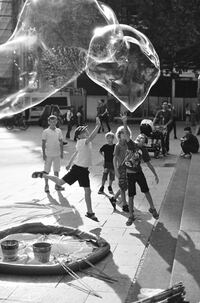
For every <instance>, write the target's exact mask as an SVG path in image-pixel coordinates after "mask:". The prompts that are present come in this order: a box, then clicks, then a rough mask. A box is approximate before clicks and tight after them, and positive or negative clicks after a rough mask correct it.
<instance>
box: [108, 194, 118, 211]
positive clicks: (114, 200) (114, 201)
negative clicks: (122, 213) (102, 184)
mask: <svg viewBox="0 0 200 303" xmlns="http://www.w3.org/2000/svg"><path fill="white" fill-rule="evenodd" d="M109 201H110V203H111V204H112V207H113V208H114V210H116V202H117V200H116V199H115V197H111V198H109Z"/></svg>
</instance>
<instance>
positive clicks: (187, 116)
mask: <svg viewBox="0 0 200 303" xmlns="http://www.w3.org/2000/svg"><path fill="white" fill-rule="evenodd" d="M190 121H191V110H190V104H189V103H187V104H186V106H185V125H186V126H189V125H190Z"/></svg>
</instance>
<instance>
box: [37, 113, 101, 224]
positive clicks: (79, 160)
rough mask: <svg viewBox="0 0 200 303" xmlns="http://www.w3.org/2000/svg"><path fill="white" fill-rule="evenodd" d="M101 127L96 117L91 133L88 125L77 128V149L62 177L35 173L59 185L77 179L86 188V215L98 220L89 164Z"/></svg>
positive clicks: (71, 182)
mask: <svg viewBox="0 0 200 303" xmlns="http://www.w3.org/2000/svg"><path fill="white" fill-rule="evenodd" d="M99 127H100V120H99V119H98V118H96V126H95V128H94V130H93V131H92V133H91V134H89V132H88V130H87V126H79V127H77V128H76V130H75V136H76V138H77V143H76V151H75V152H74V154H73V155H72V157H71V159H70V161H69V164H68V165H67V166H66V169H67V170H68V173H67V174H66V175H65V176H64V177H63V178H62V179H60V178H58V177H56V176H49V175H48V174H46V173H45V172H35V173H33V175H32V177H33V178H38V177H40V178H44V179H45V180H51V181H53V182H54V183H56V184H57V185H58V186H62V185H63V184H65V183H67V184H69V185H72V184H73V183H75V182H76V181H78V182H79V186H80V187H83V188H84V191H85V202H86V206H87V213H86V217H88V218H90V219H92V220H94V221H98V219H97V217H96V216H95V213H94V212H93V209H92V201H91V189H90V178H89V166H90V165H91V162H92V143H91V142H92V140H93V139H94V138H95V136H96V135H97V132H98V130H99Z"/></svg>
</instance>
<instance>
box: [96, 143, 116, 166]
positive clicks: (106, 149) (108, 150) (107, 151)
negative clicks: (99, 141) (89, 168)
mask: <svg viewBox="0 0 200 303" xmlns="http://www.w3.org/2000/svg"><path fill="white" fill-rule="evenodd" d="M114 149H115V144H112V145H111V144H104V145H103V146H102V147H101V148H100V150H99V151H100V153H103V154H104V167H106V168H114V166H113V153H114ZM107 166H109V167H107Z"/></svg>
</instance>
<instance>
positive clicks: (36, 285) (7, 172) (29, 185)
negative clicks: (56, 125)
mask: <svg viewBox="0 0 200 303" xmlns="http://www.w3.org/2000/svg"><path fill="white" fill-rule="evenodd" d="M118 125H119V124H112V130H113V131H115V130H116V128H117V126H118ZM93 127H94V125H93V124H90V125H89V128H90V130H91V129H92V128H93ZM131 129H132V130H133V137H134V136H136V135H137V134H138V132H139V127H138V125H131ZM62 130H63V134H64V135H65V133H66V127H65V126H64V128H63V129H62ZM41 133H42V129H41V128H40V127H38V126H30V127H29V129H28V130H27V131H19V130H14V131H8V130H6V129H5V128H3V127H1V128H0V138H1V139H0V140H1V147H0V167H1V177H0V188H1V191H0V201H1V204H0V218H1V221H0V222H1V225H0V229H1V230H2V229H5V228H7V227H11V226H14V225H18V224H20V223H30V222H42V223H44V224H60V225H64V226H70V227H74V228H79V229H81V230H84V231H87V232H91V233H94V234H95V235H98V236H100V237H103V238H104V239H105V240H106V241H108V242H109V243H110V246H111V253H110V254H109V255H108V256H107V257H106V258H104V259H103V260H102V261H101V262H99V263H98V264H97V266H98V267H99V268H100V269H102V270H104V272H105V273H108V274H109V275H111V276H112V277H114V278H115V279H117V280H118V281H117V282H115V283H113V284H110V283H107V282H105V281H101V280H98V279H95V278H94V277H89V276H87V275H86V274H84V273H78V274H79V275H80V279H81V280H82V281H85V282H86V283H87V284H89V285H90V286H91V287H92V288H93V289H95V290H96V291H97V292H98V293H99V294H100V295H101V297H102V298H97V297H94V296H92V295H88V294H86V293H84V292H82V291H80V290H78V289H75V288H73V287H71V286H70V285H69V284H68V283H69V282H70V281H72V278H71V277H70V276H67V275H66V276H46V277H40V276H37V277H31V276H17V275H16V276H14V275H13V276H11V275H2V274H0V302H26V303H29V302H34V303H47V302H48V303H50V302H52V303H54V302H58V303H62V302H63V303H64V302H65V303H66V302H71V303H76V302H77V303H90V302H91V303H95V302H107V303H109V302H115V303H118V302H122V303H125V302H131V300H132V298H133V297H134V296H133V294H132V291H131V287H132V285H133V284H134V282H135V281H136V280H137V277H138V276H139V274H140V270H141V268H142V265H143V263H144V260H145V256H146V251H147V244H148V243H149V239H150V237H151V235H152V233H153V230H154V229H155V227H156V224H157V221H155V219H153V218H152V216H151V214H150V213H149V212H148V204H147V201H146V200H145V198H144V195H143V194H142V193H140V191H139V190H138V193H137V196H136V199H135V212H136V217H137V219H136V221H135V222H134V224H133V225H131V226H129V227H127V226H126V221H127V217H128V215H127V214H126V213H124V212H123V211H122V209H121V208H122V205H121V204H120V202H119V203H118V205H117V210H116V211H115V212H113V208H112V206H111V204H110V202H109V200H108V197H107V195H98V189H99V187H100V185H101V178H102V172H103V160H102V158H101V156H100V154H99V153H98V150H99V148H100V147H101V146H102V145H103V144H104V142H105V139H104V134H102V133H101V134H98V135H97V137H96V138H95V139H94V141H93V166H92V167H91V173H90V178H91V189H92V202H93V208H94V210H95V213H96V215H97V217H98V219H99V222H94V221H92V220H90V219H88V218H86V217H85V213H86V207H85V202H84V199H83V197H84V195H83V191H82V189H81V188H79V186H78V184H74V185H73V186H71V187H70V186H68V185H65V191H62V192H57V191H55V189H54V185H53V184H50V194H49V195H47V194H45V192H44V181H43V180H41V179H32V178H31V174H32V172H33V171H37V170H42V169H43V160H42V153H41ZM177 135H178V137H179V138H180V137H181V135H182V132H181V126H180V125H179V127H178V134H177ZM71 138H73V131H72V136H71ZM170 143H171V149H170V155H169V156H167V157H165V158H160V159H154V158H152V163H153V165H154V167H155V169H156V171H157V173H158V175H159V179H160V182H159V184H156V183H155V180H154V176H153V174H152V173H151V171H150V170H149V169H148V168H147V167H146V166H145V164H144V165H143V170H144V172H145V174H146V176H147V179H148V184H149V187H150V191H151V193H152V196H153V200H154V202H155V206H156V208H157V209H158V210H160V209H161V211H162V203H163V201H164V199H165V196H166V194H167V192H168V188H169V184H170V181H171V180H172V177H173V175H174V173H175V170H176V169H175V168H176V163H177V161H178V158H179V154H180V146H179V144H180V141H179V140H174V139H173V134H172V135H171V142H170ZM74 148H75V142H74V141H73V140H72V139H71V140H69V141H68V145H66V146H65V147H64V151H65V152H64V159H63V161H62V169H61V173H60V175H61V176H62V175H63V174H65V172H66V170H65V165H66V164H67V163H68V159H69V157H70V155H71V154H72V153H73V151H74ZM188 161H190V160H188ZM113 188H114V190H115V191H116V190H117V182H115V183H114V186H113ZM105 193H106V194H108V191H107V186H106V187H105ZM146 275H148V272H147V273H146ZM175 282H176V281H175ZM177 282H179V281H177ZM75 283H77V282H75Z"/></svg>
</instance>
